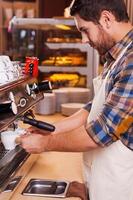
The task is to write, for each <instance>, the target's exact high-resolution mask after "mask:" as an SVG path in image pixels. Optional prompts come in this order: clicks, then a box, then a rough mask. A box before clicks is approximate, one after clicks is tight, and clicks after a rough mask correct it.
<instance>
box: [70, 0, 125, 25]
mask: <svg viewBox="0 0 133 200" xmlns="http://www.w3.org/2000/svg"><path fill="white" fill-rule="evenodd" d="M103 10H107V11H109V12H111V13H112V14H113V15H114V16H115V19H116V21H118V22H122V21H123V22H128V21H129V17H128V14H127V10H126V5H125V3H124V0H74V1H73V2H72V3H71V6H70V14H71V15H72V16H74V15H75V14H79V16H80V17H81V18H82V19H84V20H86V21H92V22H94V23H96V24H97V23H99V20H100V16H101V12H102V11H103Z"/></svg>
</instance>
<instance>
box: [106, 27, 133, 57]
mask: <svg viewBox="0 0 133 200" xmlns="http://www.w3.org/2000/svg"><path fill="white" fill-rule="evenodd" d="M131 41H133V29H132V30H131V31H129V32H128V33H127V34H126V36H125V37H124V38H123V39H122V40H120V41H119V42H118V43H116V44H115V45H114V46H113V47H112V48H111V49H110V50H109V51H108V52H107V53H106V55H105V57H106V59H107V60H108V58H110V57H112V58H113V59H114V60H116V59H117V57H118V55H119V54H120V52H121V51H122V50H123V49H124V48H125V47H126V46H127V45H128V44H129V43H130V42H131Z"/></svg>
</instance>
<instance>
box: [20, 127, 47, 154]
mask: <svg viewBox="0 0 133 200" xmlns="http://www.w3.org/2000/svg"><path fill="white" fill-rule="evenodd" d="M27 133H28V132H27ZM17 142H18V143H20V145H21V146H22V147H23V148H24V149H25V150H26V151H27V152H28V153H42V152H44V151H46V147H47V145H48V142H49V134H47V135H44V134H41V131H40V132H38V131H37V132H36V131H35V130H34V131H33V133H28V134H26V135H22V136H20V137H19V141H17Z"/></svg>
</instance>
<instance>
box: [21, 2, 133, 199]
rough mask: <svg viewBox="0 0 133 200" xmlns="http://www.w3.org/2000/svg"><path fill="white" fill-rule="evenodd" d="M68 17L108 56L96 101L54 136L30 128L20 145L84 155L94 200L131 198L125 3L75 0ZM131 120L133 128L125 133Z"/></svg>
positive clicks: (131, 56) (130, 62)
mask: <svg viewBox="0 0 133 200" xmlns="http://www.w3.org/2000/svg"><path fill="white" fill-rule="evenodd" d="M70 13H71V15H72V16H74V19H75V22H76V25H77V28H78V30H79V31H80V32H81V35H82V40H83V42H84V43H88V44H89V45H91V46H92V47H93V48H95V49H97V51H98V52H99V54H100V55H102V56H103V55H104V56H105V58H106V64H105V66H104V71H103V73H102V74H101V75H100V76H99V77H97V78H96V79H95V80H94V91H95V96H94V99H93V102H92V104H91V103H88V104H87V105H86V106H85V107H84V108H83V109H81V110H80V111H78V112H77V113H75V114H74V115H72V116H70V117H68V118H65V119H64V120H62V121H60V122H57V123H55V124H54V125H55V127H56V130H55V132H53V134H49V135H45V136H44V135H43V134H42V133H43V131H42V130H38V129H35V128H30V129H28V130H27V132H29V133H30V135H27V136H22V138H21V144H22V147H23V148H25V149H26V151H28V152H30V153H40V152H44V151H66V152H83V162H84V174H85V183H86V185H87V187H88V188H89V196H90V200H117V199H120V200H127V199H128V200H132V199H133V189H132V187H133V151H132V150H133V118H132V117H133V26H132V25H131V23H130V22H129V17H128V14H127V11H126V6H125V4H124V0H95V1H94V0H74V1H73V2H72V4H71V7H70ZM127 116H128V117H129V118H130V126H128V123H126V126H127V128H125V129H124V131H123V129H121V128H119V127H122V123H123V120H124V119H125V118H126V117H127ZM117 130H119V135H117ZM121 130H122V131H121ZM120 133H122V134H121V135H120Z"/></svg>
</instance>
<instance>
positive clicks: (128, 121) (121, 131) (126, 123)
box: [113, 115, 133, 141]
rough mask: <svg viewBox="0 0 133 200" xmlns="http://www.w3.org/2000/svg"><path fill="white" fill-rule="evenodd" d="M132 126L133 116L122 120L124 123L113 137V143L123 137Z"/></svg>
mask: <svg viewBox="0 0 133 200" xmlns="http://www.w3.org/2000/svg"><path fill="white" fill-rule="evenodd" d="M132 124H133V116H131V115H126V117H125V118H124V119H123V120H122V122H121V123H120V124H119V126H118V127H117V129H116V132H115V135H114V137H113V141H116V140H119V139H120V137H121V135H123V134H124V133H125V132H126V131H127V130H128V129H129V127H130V126H131V125H132Z"/></svg>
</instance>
